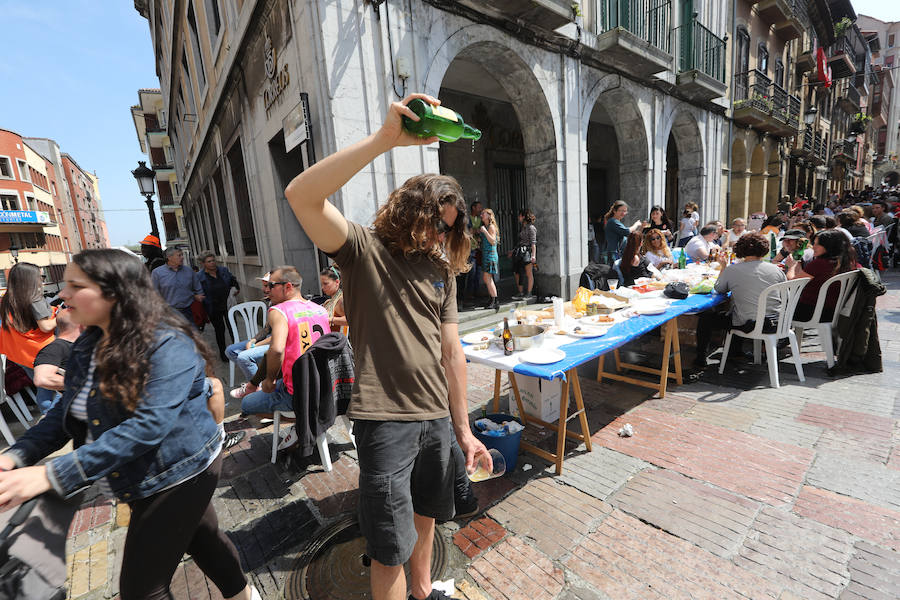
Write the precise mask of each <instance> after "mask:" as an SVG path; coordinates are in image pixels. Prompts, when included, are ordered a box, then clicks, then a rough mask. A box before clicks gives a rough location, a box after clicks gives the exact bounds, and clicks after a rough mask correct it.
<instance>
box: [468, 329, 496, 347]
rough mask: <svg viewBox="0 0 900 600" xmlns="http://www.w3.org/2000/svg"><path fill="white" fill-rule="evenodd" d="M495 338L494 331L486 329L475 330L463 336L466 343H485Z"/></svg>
mask: <svg viewBox="0 0 900 600" xmlns="http://www.w3.org/2000/svg"><path fill="white" fill-rule="evenodd" d="M492 339H494V332H492V331H488V330H486V329H485V330H484V331H474V332H472V333H467V334H466V335H464V336H462V341H463V342H465V343H466V344H483V343H484V342H489V341H491V340H492Z"/></svg>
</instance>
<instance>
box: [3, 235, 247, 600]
mask: <svg viewBox="0 0 900 600" xmlns="http://www.w3.org/2000/svg"><path fill="white" fill-rule="evenodd" d="M65 280H66V287H65V289H64V290H63V291H62V293H61V294H60V296H61V297H62V298H63V300H64V301H65V302H66V304H67V306H68V307H69V308H70V309H71V318H72V320H73V321H74V322H76V323H79V324H81V325H84V326H85V327H87V330H86V331H85V332H84V333H83V334H82V335H81V337H80V338H78V340H77V341H76V342H75V344H74V345H73V347H72V353H71V356H70V358H69V361H68V366H67V371H66V378H65V387H66V389H65V392H64V393H63V396H62V398H61V399H60V401H59V402H57V403H56V404H55V405H54V407H53V408H52V409H51V410H50V411H49V412H48V413H47V415H46V417H44V419H43V420H41V421H40V422H39V423H38V424H37V425H35V426H34V427H32V428H31V429H29V430H28V431H26V432H25V434H24V435H23V436H22V437H21V438H20V439H19V440H18V441H17V442H16V443H15V444H14V445H13V446H12V447H11V448H9V449H8V450H7V451H6V452H5V453H4V454H2V455H0V471H5V472H0V511H6V510H10V509H12V508H14V507H15V506H17V505H19V504H21V503H22V502H25V501H27V500H28V499H30V498H32V497H34V496H37V495H38V494H41V493H44V492H47V491H49V490H51V489H53V490H55V491H56V492H57V493H58V494H60V495H61V496H64V497H67V498H68V497H70V496H73V495H75V494H77V493H78V492H80V491H82V490H84V489H86V488H87V487H89V486H90V485H91V484H93V483H94V482H98V483H99V485H100V488H101V491H103V492H104V493H105V494H106V495H109V496H115V497H116V498H118V499H119V500H120V501H122V502H127V503H128V504H129V506H130V507H131V511H132V512H131V522H130V525H129V527H128V534H127V536H126V538H125V550H124V553H123V558H122V572H121V576H120V584H119V585H120V593H121V598H122V600H130V599H132V598H170V597H171V594H170V592H169V582H170V581H171V580H172V576H173V575H174V573H175V569H176V568H177V567H178V564H179V562H180V561H181V559H182V557H183V555H184V553H185V552H187V553H189V554H190V555H191V556H192V557H193V558H194V561H195V562H196V563H197V565H198V566H199V567H200V568H201V569H202V570H203V572H204V573H206V575H207V576H208V577H209V578H210V579H211V580H212V581H213V582H214V583H215V584H216V586H217V587H218V588H219V590H220V591H221V592H222V595H223V596H225V597H226V598H241V599H250V598H258V597H259V595H258V593H257V592H256V590H255V589H253V588H252V587H251V586H249V585H248V584H247V580H246V578H245V577H244V574H243V573H242V571H241V565H240V561H239V559H238V555H237V551H236V550H235V548H234V546H233V545H232V544H231V542H230V541H229V540H228V538H227V537H226V536H225V535H224V534H223V533H222V532H221V531H220V530H219V527H218V521H217V518H216V513H215V510H214V509H213V505H212V503H211V502H210V500H211V498H212V494H213V491H214V490H215V488H216V484H217V483H218V479H219V473H220V472H221V463H222V459H221V456H220V453H221V447H222V446H221V433H220V432H219V429H218V427H217V425H216V423H215V421H214V420H213V417H212V415H211V414H210V412H209V410H208V409H207V403H206V400H207V397H208V395H209V392H208V390H209V386H208V383H207V381H206V378H205V366H206V361H205V360H204V358H205V357H206V356H208V355H209V349H208V348H207V347H206V345H205V344H204V343H203V342H202V341H201V340H200V339H199V338H198V337H197V333H196V332H195V331H194V330H193V328H192V327H191V326H190V325H189V324H188V323H187V321H185V320H184V318H183V317H181V316H180V315H178V314H176V313H175V312H174V311H172V310H171V309H170V308H169V307H168V306H167V305H166V304H165V302H164V301H163V299H162V298H161V297H160V296H159V295H158V294H157V293H156V291H155V290H154V288H153V285H152V283H151V281H150V276H149V274H148V273H147V270H146V269H145V268H144V267H143V265H141V263H140V262H139V261H137V260H135V259H134V258H133V257H131V256H129V255H127V254H125V253H124V252H121V251H118V250H109V249H103V250H85V251H83V252H81V253H80V254H77V255H76V256H75V257H74V258H73V262H72V263H71V264H70V265H69V266H68V267H66V272H65ZM70 439H71V440H73V441H74V445H75V451H74V452H71V453H69V454H65V455H63V456H59V457H56V458H54V459H52V460H50V461H49V462H47V463H46V464H45V465H42V466H27V465H33V464H35V463H37V462H38V461H40V460H41V459H43V458H44V457H46V456H47V455H49V454H51V453H53V452H55V451H57V450H59V449H60V448H62V447H63V446H64V445H65V444H66V443H67V442H68V441H69V440H70ZM13 469H14V470H13Z"/></svg>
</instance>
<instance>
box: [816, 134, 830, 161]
mask: <svg viewBox="0 0 900 600" xmlns="http://www.w3.org/2000/svg"><path fill="white" fill-rule="evenodd" d="M827 154H828V147H827V144H825V141H824V138H823V137H822V132H821V131H818V130H816V132H815V133H814V134H813V157H814V158H816V159H817V160H818V161H820V162H821V163H824V162H825V160H826V158H827V157H826V155H827Z"/></svg>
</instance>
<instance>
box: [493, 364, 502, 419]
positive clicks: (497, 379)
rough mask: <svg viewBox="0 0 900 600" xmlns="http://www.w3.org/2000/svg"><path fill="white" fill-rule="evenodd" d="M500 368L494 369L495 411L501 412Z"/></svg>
mask: <svg viewBox="0 0 900 600" xmlns="http://www.w3.org/2000/svg"><path fill="white" fill-rule="evenodd" d="M500 375H501V371H500V369H494V412H495V413H498V412H500Z"/></svg>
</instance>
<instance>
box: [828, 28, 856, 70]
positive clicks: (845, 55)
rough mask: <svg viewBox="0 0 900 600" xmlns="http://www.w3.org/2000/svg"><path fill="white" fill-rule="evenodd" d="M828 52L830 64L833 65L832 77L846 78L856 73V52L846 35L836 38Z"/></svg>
mask: <svg viewBox="0 0 900 600" xmlns="http://www.w3.org/2000/svg"><path fill="white" fill-rule="evenodd" d="M828 54H829V56H828V66H829V67H831V76H832V78H834V79H835V80H837V79H844V78H845V77H850V76H852V75H855V74H856V53H855V52H854V51H853V44H851V43H850V39H849V38H848V37H847V36H846V35H842V36H841V37H839V38H838V39H837V40H835V42H834V44H832V45H831V48H830V51H829V53H828Z"/></svg>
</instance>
